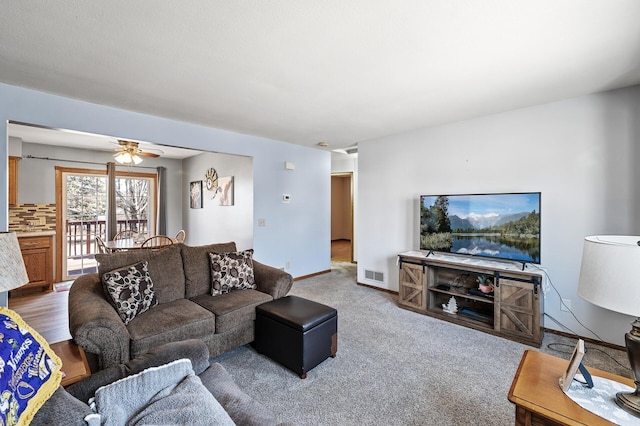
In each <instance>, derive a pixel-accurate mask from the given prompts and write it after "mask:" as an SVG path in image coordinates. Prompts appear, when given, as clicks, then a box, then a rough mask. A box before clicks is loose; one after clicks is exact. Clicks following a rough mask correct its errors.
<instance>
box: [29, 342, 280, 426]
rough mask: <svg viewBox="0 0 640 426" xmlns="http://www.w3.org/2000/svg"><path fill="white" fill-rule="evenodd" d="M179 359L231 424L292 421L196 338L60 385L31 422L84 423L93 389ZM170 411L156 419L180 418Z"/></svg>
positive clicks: (263, 425) (271, 425)
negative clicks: (253, 393) (213, 359)
mask: <svg viewBox="0 0 640 426" xmlns="http://www.w3.org/2000/svg"><path fill="white" fill-rule="evenodd" d="M179 359H189V360H190V361H191V365H192V367H193V370H194V373H195V374H196V375H197V376H198V377H199V379H200V381H201V382H202V385H204V387H205V388H206V390H207V391H209V393H211V395H213V397H214V398H215V399H216V400H217V402H218V403H219V404H220V405H221V406H222V408H223V409H224V410H225V411H226V413H227V414H228V415H229V416H230V417H231V419H232V421H233V422H234V423H235V424H237V425H244V426H276V425H278V426H292V423H279V421H278V419H277V418H276V416H275V414H274V413H273V412H272V411H271V410H270V409H268V408H267V407H265V406H264V405H262V404H261V403H260V402H258V401H256V400H255V399H253V398H252V397H250V396H249V395H248V394H246V393H245V392H244V391H242V390H241V389H240V388H239V387H238V386H237V385H236V383H235V382H234V381H233V378H232V377H231V375H230V374H229V373H228V372H227V371H226V370H225V369H224V367H222V365H220V364H218V363H213V364H211V365H209V352H208V350H207V347H206V345H205V344H204V343H202V341H200V340H186V341H181V342H173V343H167V344H165V345H162V346H158V347H156V348H154V349H153V350H151V351H150V352H148V353H146V354H144V355H142V356H140V357H138V358H135V359H133V360H131V361H128V362H126V363H124V364H120V365H115V366H112V367H110V368H107V369H105V370H101V371H99V372H97V373H96V374H92V375H91V376H89V377H88V378H86V379H84V380H82V381H80V382H77V383H74V384H72V385H70V386H67V387H66V388H63V387H62V386H60V387H59V388H58V389H57V390H56V391H55V392H54V393H53V395H52V396H51V397H50V398H49V399H48V400H47V401H46V402H45V403H44V405H43V406H42V407H40V409H39V410H38V412H37V413H36V414H35V416H34V418H33V421H32V422H31V424H32V425H37V426H40V425H66V426H86V425H87V423H86V422H85V420H84V419H85V417H86V416H88V415H91V414H92V413H93V411H92V410H91V408H90V407H89V405H88V404H87V402H88V401H89V399H90V398H91V397H93V396H95V394H96V390H98V389H99V388H100V387H102V386H106V385H109V384H112V383H114V382H116V381H118V380H120V379H123V378H125V377H131V376H132V375H135V374H139V373H141V372H143V371H145V370H146V369H149V368H151V367H158V366H162V365H166V364H167V363H170V362H172V361H175V360H179ZM134 380H135V379H134ZM123 397H125V398H129V397H132V398H133V397H135V395H123ZM197 403H198V402H196V404H197ZM203 406H204V405H203ZM173 414H174V415H173V416H171V418H169V417H167V418H160V421H159V422H157V423H161V424H173V423H175V422H174V420H175V419H177V418H180V415H179V414H180V413H179V412H178V413H173ZM204 414H206V413H203V419H201V421H200V424H202V423H205V418H204ZM154 423H156V422H154ZM145 424H146V423H145Z"/></svg>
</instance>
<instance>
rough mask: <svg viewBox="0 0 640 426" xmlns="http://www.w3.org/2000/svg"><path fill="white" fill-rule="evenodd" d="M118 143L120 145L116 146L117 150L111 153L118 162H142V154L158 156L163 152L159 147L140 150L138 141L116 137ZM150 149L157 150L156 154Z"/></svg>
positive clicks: (128, 163)
mask: <svg viewBox="0 0 640 426" xmlns="http://www.w3.org/2000/svg"><path fill="white" fill-rule="evenodd" d="M118 145H120V147H119V148H116V151H117V152H116V153H115V154H113V157H114V159H115V160H116V162H117V163H119V164H125V165H132V164H133V165H138V164H140V163H142V156H144V157H151V158H157V157H160V154H163V152H162V151H161V150H159V149H152V150H142V149H141V148H140V147H139V146H138V145H139V143H138V142H133V141H127V140H122V139H118ZM151 151H157V152H158V154H156V153H154V152H151Z"/></svg>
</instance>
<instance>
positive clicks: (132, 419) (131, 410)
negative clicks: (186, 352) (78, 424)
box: [85, 359, 234, 426]
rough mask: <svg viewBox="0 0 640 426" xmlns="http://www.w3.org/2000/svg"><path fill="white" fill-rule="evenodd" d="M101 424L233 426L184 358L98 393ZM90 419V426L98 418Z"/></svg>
mask: <svg viewBox="0 0 640 426" xmlns="http://www.w3.org/2000/svg"><path fill="white" fill-rule="evenodd" d="M95 410H96V412H97V413H98V414H99V415H100V419H99V422H100V423H99V424H101V425H106V426H111V425H150V424H153V425H160V424H171V425H180V424H183V425H225V426H226V425H233V424H234V423H233V421H232V420H231V418H230V417H229V415H228V414H227V413H226V411H225V410H224V408H222V406H221V405H220V403H218V401H217V400H216V399H215V398H214V397H213V395H211V393H210V392H209V391H208V390H207V389H206V388H205V387H204V385H203V384H202V382H201V381H200V378H199V377H198V376H196V375H195V374H194V373H193V369H192V367H191V361H189V360H188V359H182V360H178V361H174V362H171V363H169V364H165V365H163V366H161V367H153V368H149V369H147V370H144V371H143V372H141V373H139V374H135V375H133V376H129V377H126V378H124V379H121V380H118V381H116V382H114V383H111V384H109V385H107V386H103V387H102V388H100V389H98V390H97V391H96V396H95ZM94 416H95V415H90V416H87V418H86V419H85V420H87V423H89V424H90V425H93V424H98V423H97V421H96V420H98V419H97V416H95V417H94Z"/></svg>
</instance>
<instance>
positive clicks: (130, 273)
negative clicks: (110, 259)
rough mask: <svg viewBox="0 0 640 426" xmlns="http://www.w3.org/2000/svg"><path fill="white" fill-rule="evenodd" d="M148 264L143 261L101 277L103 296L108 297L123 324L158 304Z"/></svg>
mask: <svg viewBox="0 0 640 426" xmlns="http://www.w3.org/2000/svg"><path fill="white" fill-rule="evenodd" d="M148 263H149V262H147V261H146V260H145V261H144V262H140V263H137V264H135V265H129V266H127V267H124V268H121V269H117V270H115V271H110V272H107V273H105V274H104V275H103V276H102V285H103V288H104V290H105V294H107V295H108V296H109V298H110V299H111V301H112V302H113V306H114V307H115V308H116V311H118V315H119V316H120V319H122V321H123V322H124V323H125V324H129V323H130V322H131V320H132V319H134V318H135V317H136V316H137V315H138V314H141V313H143V312H145V311H148V310H149V309H150V308H152V307H154V306H156V305H157V304H158V298H157V297H156V293H155V291H153V281H152V280H151V277H150V276H149V268H148Z"/></svg>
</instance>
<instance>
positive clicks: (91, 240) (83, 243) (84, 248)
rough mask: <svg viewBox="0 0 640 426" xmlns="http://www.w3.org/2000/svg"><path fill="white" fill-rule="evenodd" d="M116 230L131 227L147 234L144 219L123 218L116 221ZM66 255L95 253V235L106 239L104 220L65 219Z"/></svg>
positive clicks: (146, 224) (74, 255)
mask: <svg viewBox="0 0 640 426" xmlns="http://www.w3.org/2000/svg"><path fill="white" fill-rule="evenodd" d="M116 226H117V230H116V232H120V231H124V230H127V229H131V230H133V231H136V232H139V233H146V234H149V230H148V223H147V220H146V219H125V220H118V221H117V225H116ZM66 229H67V235H66V238H67V257H76V256H85V255H87V254H94V253H96V235H97V236H99V237H100V238H102V239H103V240H105V241H106V240H107V223H106V221H104V220H93V221H81V220H77V221H76V220H68V221H67V227H66Z"/></svg>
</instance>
